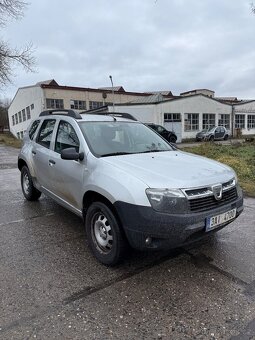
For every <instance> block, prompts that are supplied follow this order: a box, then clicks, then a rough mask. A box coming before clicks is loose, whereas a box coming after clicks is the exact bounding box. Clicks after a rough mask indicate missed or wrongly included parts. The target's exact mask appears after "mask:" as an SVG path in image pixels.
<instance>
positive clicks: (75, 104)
mask: <svg viewBox="0 0 255 340" xmlns="http://www.w3.org/2000/svg"><path fill="white" fill-rule="evenodd" d="M70 108H71V109H75V110H86V102H85V101H84V100H72V99H71V100H70Z"/></svg>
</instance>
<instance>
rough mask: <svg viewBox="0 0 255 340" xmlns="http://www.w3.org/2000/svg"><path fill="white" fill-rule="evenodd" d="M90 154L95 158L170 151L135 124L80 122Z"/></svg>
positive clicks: (165, 144) (154, 136)
mask: <svg viewBox="0 0 255 340" xmlns="http://www.w3.org/2000/svg"><path fill="white" fill-rule="evenodd" d="M79 124H80V127H81V131H82V133H83V135H84V136H85V138H86V140H87V143H88V145H89V147H90V149H91V152H92V153H93V154H94V155H96V156H99V157H101V156H110V155H118V154H134V153H146V152H160V151H171V150H173V148H172V147H171V146H170V145H169V144H168V143H167V142H166V141H165V140H164V139H163V138H162V137H160V136H159V135H158V134H156V133H155V132H154V131H152V130H151V129H149V128H148V127H146V126H145V125H143V124H141V123H135V122H132V123H131V122H114V121H113V122H80V123H79Z"/></svg>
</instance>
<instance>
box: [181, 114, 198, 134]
mask: <svg viewBox="0 0 255 340" xmlns="http://www.w3.org/2000/svg"><path fill="white" fill-rule="evenodd" d="M184 117H185V118H184V119H185V123H184V130H185V131H196V130H198V129H199V114H198V113H185V116H184Z"/></svg>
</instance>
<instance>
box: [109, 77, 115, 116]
mask: <svg viewBox="0 0 255 340" xmlns="http://www.w3.org/2000/svg"><path fill="white" fill-rule="evenodd" d="M109 78H110V81H111V84H112V111H113V112H114V88H113V81H112V76H111V75H110V76H109Z"/></svg>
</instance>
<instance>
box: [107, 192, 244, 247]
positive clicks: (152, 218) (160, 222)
mask: <svg viewBox="0 0 255 340" xmlns="http://www.w3.org/2000/svg"><path fill="white" fill-rule="evenodd" d="M114 206H115V209H116V211H117V212H118V215H119V218H120V220H121V223H122V226H123V229H124V232H125V234H126V237H127V239H128V241H129V243H130V245H131V246H132V247H133V248H136V249H148V248H151V249H167V248H175V247H178V246H180V245H183V244H188V243H192V242H195V241H197V240H199V239H201V238H203V237H206V236H207V235H209V234H211V233H212V232H215V231H217V230H219V229H222V228H223V227H225V226H226V225H227V224H229V223H231V222H232V221H233V220H231V221H229V222H227V223H225V224H224V225H221V226H220V227H218V228H216V229H214V230H213V231H210V232H206V231H205V226H206V218H208V217H211V216H216V215H219V214H221V213H224V212H227V211H229V210H232V209H234V208H236V217H237V216H239V215H240V214H241V212H242V211H243V198H242V197H239V198H237V199H236V200H235V201H234V202H231V203H228V204H226V205H224V206H221V207H218V208H216V209H211V210H209V211H206V212H199V213H188V214H182V215H181V214H178V215H177V214H176V215H174V214H167V213H159V212H156V211H155V210H153V209H152V208H151V207H144V206H137V205H132V204H128V203H125V202H120V201H118V202H116V203H115V204H114ZM148 238H149V239H150V240H151V242H148ZM146 239H147V242H146Z"/></svg>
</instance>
